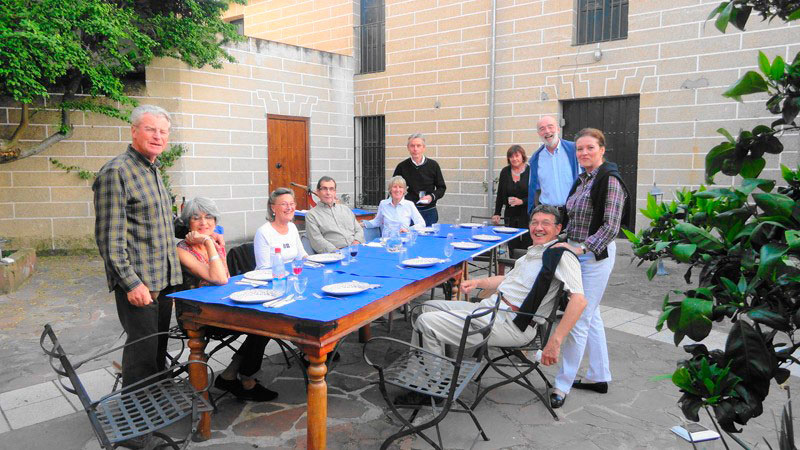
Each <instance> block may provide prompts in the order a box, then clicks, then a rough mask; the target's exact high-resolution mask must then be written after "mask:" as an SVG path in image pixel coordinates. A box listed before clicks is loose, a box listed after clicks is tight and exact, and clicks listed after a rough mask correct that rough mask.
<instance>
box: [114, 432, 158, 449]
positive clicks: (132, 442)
mask: <svg viewBox="0 0 800 450" xmlns="http://www.w3.org/2000/svg"><path fill="white" fill-rule="evenodd" d="M152 437H153V435H152V434H150V433H148V434H145V435H144V436H137V437H135V438H130V439H126V440H124V441H120V442H117V443H116V445H117V446H119V447H124V448H130V449H133V450H138V449H142V448H146V447H147V445H148V444H149V443H150V439H151V438H152Z"/></svg>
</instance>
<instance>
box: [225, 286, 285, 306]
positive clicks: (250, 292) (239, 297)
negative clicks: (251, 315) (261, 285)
mask: <svg viewBox="0 0 800 450" xmlns="http://www.w3.org/2000/svg"><path fill="white" fill-rule="evenodd" d="M282 295H283V294H281V293H280V292H278V291H273V290H272V289H247V290H244V291H238V292H234V293H233V294H231V295H230V299H231V300H233V301H234V302H239V303H264V302H266V301H267V300H275V299H276V298H280V297H281V296H282Z"/></svg>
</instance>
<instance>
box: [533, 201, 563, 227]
mask: <svg viewBox="0 0 800 450" xmlns="http://www.w3.org/2000/svg"><path fill="white" fill-rule="evenodd" d="M536 213H542V214H550V215H552V216H553V217H554V218H555V220H556V225H561V220H562V217H561V208H559V207H558V206H553V205H545V204H541V203H540V204H539V205H537V206H536V207H535V208H533V211H531V217H530V218H529V219H528V223H531V221H533V215H534V214H536Z"/></svg>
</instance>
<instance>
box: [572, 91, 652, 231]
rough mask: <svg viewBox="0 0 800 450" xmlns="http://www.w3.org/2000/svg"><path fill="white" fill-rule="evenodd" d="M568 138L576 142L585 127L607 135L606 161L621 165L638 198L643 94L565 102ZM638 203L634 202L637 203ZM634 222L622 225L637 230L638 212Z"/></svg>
mask: <svg viewBox="0 0 800 450" xmlns="http://www.w3.org/2000/svg"><path fill="white" fill-rule="evenodd" d="M563 108H564V122H565V123H564V124H563V126H562V127H561V128H562V134H563V136H564V139H566V140H568V141H574V140H575V135H576V134H577V133H578V132H579V131H580V130H581V129H583V128H586V127H592V128H597V129H599V130H601V131H602V132H603V134H604V135H605V136H606V154H605V157H606V160H608V161H613V162H615V163H617V165H618V166H619V171H620V173H621V174H622V180H623V181H624V182H625V185H626V186H627V187H628V190H629V191H630V194H631V195H632V196H633V198H634V199H635V198H636V171H637V165H638V159H639V158H638V156H639V96H638V95H633V96H625V97H606V98H591V99H585V100H570V101H565V102H564V103H563ZM635 204H636V203H635V202H634V205H635ZM630 216H631V217H630V223H627V224H622V226H624V227H626V228H628V229H629V230H633V229H634V227H635V225H636V214H635V211H633V212H632V214H631V215H630Z"/></svg>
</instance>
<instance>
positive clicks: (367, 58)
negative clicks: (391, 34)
mask: <svg viewBox="0 0 800 450" xmlns="http://www.w3.org/2000/svg"><path fill="white" fill-rule="evenodd" d="M385 24H386V21H385V11H384V5H383V0H362V1H361V25H359V26H357V27H356V34H357V36H358V40H359V42H360V45H359V56H360V58H359V59H360V61H359V67H358V69H359V70H358V73H371V72H383V71H384V70H386V29H385Z"/></svg>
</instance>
